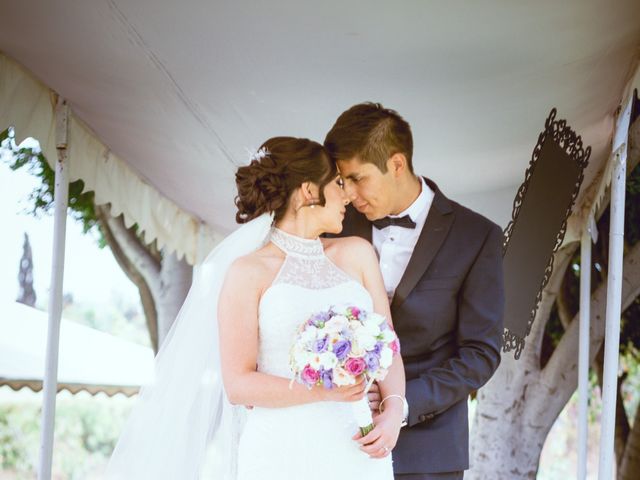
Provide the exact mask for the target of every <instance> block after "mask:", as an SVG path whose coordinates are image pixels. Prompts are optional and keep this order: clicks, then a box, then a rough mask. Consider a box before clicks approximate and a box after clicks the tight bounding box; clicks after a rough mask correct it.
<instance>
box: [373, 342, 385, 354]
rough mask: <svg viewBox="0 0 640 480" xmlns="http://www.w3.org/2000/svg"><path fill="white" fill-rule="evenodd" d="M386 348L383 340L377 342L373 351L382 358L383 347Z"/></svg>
mask: <svg viewBox="0 0 640 480" xmlns="http://www.w3.org/2000/svg"><path fill="white" fill-rule="evenodd" d="M383 348H384V343H383V342H377V343H376V346H375V347H373V350H372V352H373V353H375V354H376V355H377V356H378V358H380V354H381V353H382V349H383Z"/></svg>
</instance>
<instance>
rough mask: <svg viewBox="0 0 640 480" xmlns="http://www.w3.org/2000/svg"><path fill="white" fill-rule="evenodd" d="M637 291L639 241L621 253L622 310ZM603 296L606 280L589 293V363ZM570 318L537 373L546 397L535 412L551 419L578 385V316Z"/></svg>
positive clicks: (600, 328)
mask: <svg viewBox="0 0 640 480" xmlns="http://www.w3.org/2000/svg"><path fill="white" fill-rule="evenodd" d="M639 294H640V242H638V243H636V244H635V245H634V246H633V247H632V248H631V249H630V250H629V251H628V252H627V255H626V256H625V257H624V265H623V277H622V310H623V311H624V310H625V309H626V308H627V307H628V306H629V305H630V304H631V303H632V302H633V301H634V300H635V299H636V297H637V296H638V295H639ZM606 300H607V284H606V283H604V282H603V283H601V284H600V285H599V286H598V288H597V289H596V290H595V291H594V292H593V294H592V295H591V318H590V341H589V363H590V364H591V363H592V362H593V359H594V358H595V356H596V353H597V352H598V349H599V348H600V344H601V343H602V340H603V338H604V325H605V313H606ZM579 315H580V313H579V312H578V314H577V315H576V316H575V317H574V318H573V320H572V321H571V324H570V326H569V329H568V330H567V331H566V332H565V334H564V335H563V336H562V339H561V340H560V343H559V344H558V346H557V347H556V350H555V351H554V352H553V354H552V356H551V358H550V359H549V362H548V363H547V365H546V367H545V368H544V370H543V372H542V376H541V384H542V386H543V387H546V388H548V389H549V393H552V394H553V395H551V396H550V398H549V401H548V402H547V403H545V405H543V406H541V411H540V412H538V413H539V414H540V415H543V416H545V417H547V418H549V419H551V420H553V419H555V418H556V417H557V416H558V414H559V413H560V411H561V410H562V408H563V407H564V405H565V404H566V403H567V401H568V400H569V398H570V397H571V395H572V394H573V392H574V391H575V389H576V388H577V385H578V330H579V321H578V316H579Z"/></svg>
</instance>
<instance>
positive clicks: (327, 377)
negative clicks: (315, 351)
mask: <svg viewBox="0 0 640 480" xmlns="http://www.w3.org/2000/svg"><path fill="white" fill-rule="evenodd" d="M320 379H321V381H322V386H323V387H324V388H326V389H331V388H333V370H322V371H321V372H320Z"/></svg>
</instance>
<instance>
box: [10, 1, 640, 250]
mask: <svg viewBox="0 0 640 480" xmlns="http://www.w3.org/2000/svg"><path fill="white" fill-rule="evenodd" d="M638 18H640V2H637V1H636V0H626V1H620V2H616V6H615V8H612V7H611V6H610V5H609V4H606V3H603V2H596V1H589V2H585V1H581V0H580V1H578V0H573V1H567V2H525V3H523V2H511V3H509V2H507V3H505V2H498V1H488V2H463V1H460V0H458V1H450V2H437V1H421V2H414V1H401V2H388V1H382V0H374V1H371V0H367V1H364V0H358V1H352V2H338V1H336V0H328V1H325V2H321V3H318V2H314V3H308V2H298V1H294V0H281V1H278V2H259V1H255V0H253V1H247V0H241V1H236V2H202V1H196V0H187V1H184V2H180V3H177V2H170V1H167V0H162V1H158V0H139V1H136V2H125V1H122V0H102V1H100V0H93V1H88V2H75V1H71V0H59V1H56V2H51V1H47V0H31V1H28V2H9V3H8V4H6V5H4V6H3V13H2V16H1V17H0V50H2V51H3V52H4V53H5V54H6V55H7V56H8V57H9V58H11V59H13V61H15V62H17V64H19V65H21V66H22V67H23V68H24V69H25V70H22V67H20V68H19V70H17V69H16V64H14V63H13V62H12V61H11V60H9V59H8V58H7V57H3V58H2V60H1V62H0V63H1V65H2V67H1V68H2V70H1V71H0V101H1V102H2V103H1V104H0V128H5V127H6V126H7V125H8V124H15V125H16V131H17V135H18V136H19V137H25V136H35V137H36V138H38V139H39V140H40V141H41V142H43V144H44V146H45V153H46V154H47V156H48V158H49V161H53V160H54V159H55V155H54V150H53V149H54V147H55V145H54V143H53V142H54V139H53V134H52V132H53V128H52V125H53V123H52V114H51V112H52V105H51V102H50V99H49V92H48V89H49V88H50V89H53V90H54V91H56V92H57V93H59V94H60V95H62V96H63V97H65V98H66V99H68V101H69V102H70V105H71V110H72V112H73V117H72V125H71V127H72V128H71V133H70V173H71V178H72V179H75V178H82V179H83V180H84V181H85V183H86V184H87V188H89V189H93V190H95V191H96V197H97V199H98V202H99V203H102V202H111V203H112V204H113V205H114V211H115V212H116V213H120V212H124V213H125V217H126V219H127V223H129V224H130V223H132V222H137V223H138V224H139V225H140V227H141V228H142V229H143V230H144V231H145V237H146V238H147V240H149V241H150V240H152V239H157V240H158V241H159V243H160V245H166V246H167V247H168V248H169V249H172V250H173V249H175V250H177V251H178V252H179V253H185V254H186V255H187V259H188V260H189V261H191V262H193V261H194V259H195V258H196V257H197V256H198V242H199V241H201V247H200V251H202V250H203V249H204V250H206V248H204V247H202V244H203V243H206V245H211V243H212V240H211V238H212V233H211V232H212V231H215V232H218V233H222V234H224V233H226V232H228V231H229V230H230V229H232V228H233V226H234V213H235V209H234V205H233V197H234V194H235V184H234V171H235V168H236V166H237V165H239V164H242V163H244V162H245V161H246V158H247V154H246V149H247V148H249V149H251V148H256V147H257V146H258V145H259V144H260V143H261V142H262V141H264V140H265V139H266V138H268V137H270V136H274V135H295V136H306V137H310V138H314V139H317V140H320V141H322V139H323V138H324V135H325V132H326V131H327V130H328V129H329V128H330V127H331V125H332V124H333V122H334V120H335V119H336V117H337V116H338V115H339V114H340V113H341V112H342V111H343V110H344V109H346V108H347V107H349V106H351V105H352V104H354V103H357V102H360V101H364V100H373V101H380V102H382V103H383V104H385V105H386V106H389V107H392V108H395V109H396V110H398V111H399V112H400V113H401V114H402V115H403V116H404V117H405V118H406V119H407V120H408V121H409V122H410V123H411V125H412V128H413V133H414V137H415V142H414V143H415V154H414V162H415V165H416V171H417V172H418V173H420V174H424V175H427V176H430V177H431V178H433V179H434V180H435V181H436V182H437V183H438V184H439V185H440V187H441V188H442V190H443V191H444V192H445V194H447V195H449V196H451V197H453V198H454V199H456V200H459V201H461V202H462V203H465V204H467V205H468V206H470V207H471V208H475V209H477V210H479V211H480V212H482V213H484V214H486V215H487V216H489V217H490V218H492V219H493V220H495V221H497V222H498V223H500V224H502V225H506V223H507V221H508V220H509V217H510V214H511V209H512V204H511V202H512V200H513V198H514V196H515V193H516V189H517V187H518V186H519V184H520V183H521V182H522V180H523V178H524V171H525V169H526V167H527V164H528V162H529V160H530V157H531V151H532V149H533V147H534V146H535V143H536V140H537V135H538V132H540V131H541V130H542V129H543V128H544V120H545V119H546V117H547V115H548V113H549V111H550V109H551V108H552V107H557V109H558V117H559V118H566V119H567V121H568V122H569V124H570V125H571V126H572V128H573V129H574V130H575V131H576V132H577V133H578V134H581V135H582V138H583V141H584V144H585V145H591V146H592V148H593V153H592V155H591V163H590V165H589V167H588V169H587V171H586V175H585V181H584V185H585V186H588V185H590V184H591V183H592V182H593V180H594V179H596V178H598V176H599V175H601V174H602V172H603V170H604V169H605V168H606V165H607V159H608V158H609V154H610V144H611V137H612V133H613V125H614V116H615V112H616V109H617V107H618V105H619V104H620V103H621V101H622V100H623V98H624V96H625V95H626V92H625V86H629V85H630V81H631V79H632V77H633V75H634V71H636V68H637V60H638V58H637V52H638V46H639V45H640V23H639V22H638V21H637V19H638ZM24 71H29V72H31V73H32V74H33V75H34V77H35V78H38V79H39V81H40V82H42V83H34V82H33V80H31V79H30V80H27V78H28V77H26V76H25V75H24ZM627 92H628V91H627ZM601 178H604V177H601ZM158 192H159V193H158ZM593 194H594V193H593V192H591V193H590V195H593ZM582 195H584V192H583V194H582ZM583 198H584V196H582V197H581V198H579V200H578V201H579V202H581V201H582V200H583ZM200 222H204V224H205V225H206V226H207V227H210V229H209V228H206V229H204V230H203V231H202V232H200V227H199V225H200ZM569 227H570V228H569V232H568V237H567V238H571V239H575V238H579V233H578V234H576V227H573V226H572V224H570V225H569ZM577 231H578V232H579V228H578V230H577Z"/></svg>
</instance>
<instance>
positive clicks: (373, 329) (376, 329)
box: [362, 322, 380, 337]
mask: <svg viewBox="0 0 640 480" xmlns="http://www.w3.org/2000/svg"><path fill="white" fill-rule="evenodd" d="M362 330H364V331H365V332H367V333H368V334H369V335H371V336H372V337H377V336H378V335H380V326H379V325H378V324H377V323H374V322H367V323H365V324H364V325H363V326H362Z"/></svg>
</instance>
